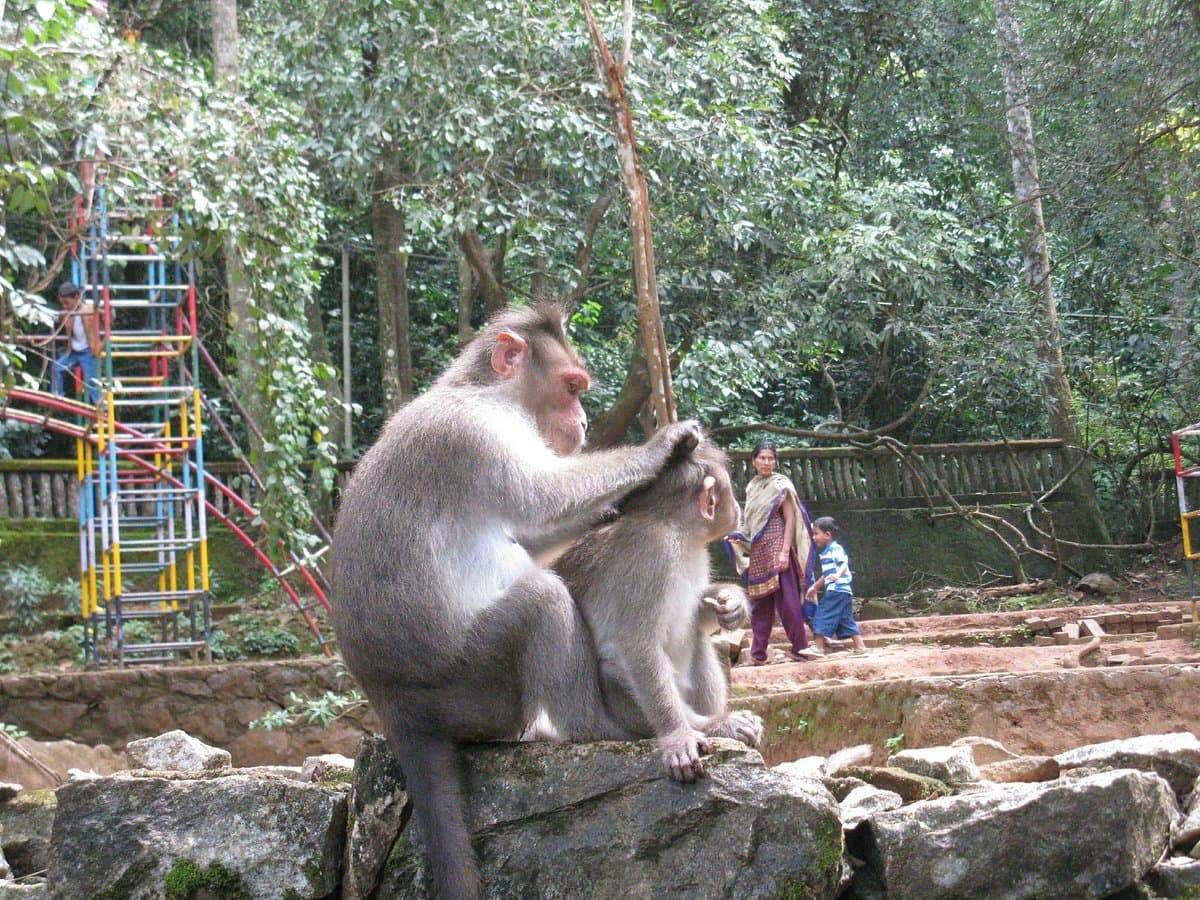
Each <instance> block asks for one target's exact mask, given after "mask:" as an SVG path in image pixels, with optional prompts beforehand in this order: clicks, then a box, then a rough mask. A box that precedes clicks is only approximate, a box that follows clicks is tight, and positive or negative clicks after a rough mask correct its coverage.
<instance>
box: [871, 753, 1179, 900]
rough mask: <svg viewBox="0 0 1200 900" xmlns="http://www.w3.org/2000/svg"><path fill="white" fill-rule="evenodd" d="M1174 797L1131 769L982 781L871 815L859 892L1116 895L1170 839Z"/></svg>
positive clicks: (982, 898) (984, 899)
mask: <svg viewBox="0 0 1200 900" xmlns="http://www.w3.org/2000/svg"><path fill="white" fill-rule="evenodd" d="M1175 815H1176V805H1175V798H1174V797H1173V795H1172V793H1171V789H1170V788H1169V787H1168V785H1167V784H1166V782H1165V781H1164V780H1163V779H1162V778H1160V777H1159V776H1157V775H1154V774H1152V773H1147V772H1135V771H1130V770H1121V771H1112V772H1101V773H1098V774H1095V775H1090V776H1086V777H1081V778H1078V779H1070V780H1060V781H1055V782H1049V783H1039V784H1012V785H997V786H992V787H980V788H975V789H972V790H971V791H970V792H968V793H964V794H959V795H956V796H953V797H944V798H941V799H937V800H930V801H927V802H924V803H916V804H912V805H909V806H905V807H902V808H901V809H897V810H892V811H887V812H879V813H876V814H874V815H872V816H870V817H869V818H868V819H867V820H866V821H865V822H864V823H863V824H862V825H861V826H860V827H859V828H858V829H857V830H855V831H854V832H853V834H852V835H851V838H850V841H849V842H848V845H847V849H848V851H849V852H850V853H851V854H853V855H854V856H855V857H857V858H858V859H860V860H864V861H865V865H864V866H863V867H862V868H861V869H859V871H858V872H857V873H856V874H855V878H854V889H855V891H856V896H860V897H872V896H874V897H895V898H904V900H923V898H952V897H971V898H972V900H990V898H996V900H1001V898H1014V900H1015V898H1028V897H1041V898H1063V900H1083V898H1100V897H1107V896H1109V895H1110V894H1114V893H1116V892H1117V891H1119V890H1122V889H1124V888H1127V887H1131V886H1133V885H1135V884H1137V883H1138V882H1139V881H1140V880H1141V879H1142V877H1143V876H1144V875H1145V874H1146V873H1147V872H1149V871H1150V870H1151V869H1152V868H1153V867H1154V865H1155V863H1156V862H1157V861H1158V859H1159V858H1160V856H1161V855H1162V852H1163V850H1164V849H1165V848H1166V846H1167V843H1168V840H1169V833H1170V827H1171V820H1172V818H1173V816H1175Z"/></svg>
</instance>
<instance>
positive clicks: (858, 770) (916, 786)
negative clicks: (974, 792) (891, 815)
mask: <svg viewBox="0 0 1200 900" xmlns="http://www.w3.org/2000/svg"><path fill="white" fill-rule="evenodd" d="M838 774H839V775H841V776H843V777H845V778H857V779H858V780H860V781H865V782H866V783H867V784H870V785H873V786H874V787H877V788H879V789H880V790H881V791H895V792H896V793H897V794H899V795H900V796H901V797H903V798H904V802H905V803H915V802H916V801H918V800H931V799H933V798H934V797H945V796H946V795H947V794H950V793H953V792H952V791H951V790H950V785H948V784H946V782H944V781H939V780H938V779H936V778H929V777H928V776H926V775H916V774H914V773H912V772H906V771H904V770H903V769H895V768H892V767H890V766H850V767H848V768H846V769H844V770H842V771H841V772H839V773H838Z"/></svg>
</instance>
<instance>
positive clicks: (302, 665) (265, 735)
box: [0, 659, 379, 766]
mask: <svg viewBox="0 0 1200 900" xmlns="http://www.w3.org/2000/svg"><path fill="white" fill-rule="evenodd" d="M352 684H353V682H351V681H350V680H349V679H348V678H347V677H346V676H344V675H341V674H340V669H339V665H338V663H336V662H335V661H331V660H324V659H314V660H297V661H294V662H282V663H281V662H263V663H236V664H224V665H212V666H161V667H160V666H156V667H154V668H145V669H139V668H133V669H122V670H113V671H95V672H73V673H67V674H39V675H19V676H6V677H4V678H0V722H6V723H8V724H10V725H17V726H20V727H21V728H24V729H25V730H26V731H28V732H29V735H30V736H31V737H33V738H36V739H37V740H59V739H68V740H73V741H78V742H79V743H82V744H91V745H100V744H107V745H109V746H110V747H112V748H113V749H114V750H123V749H124V748H125V745H126V744H127V743H128V742H129V741H132V740H136V739H138V738H144V737H153V736H155V735H158V734H162V733H163V732H166V731H170V730H172V729H175V728H182V729H183V730H184V731H186V732H188V733H189V734H191V735H194V736H195V737H198V738H200V739H201V740H203V741H205V742H206V743H209V744H213V745H214V746H218V747H223V748H225V749H226V750H228V751H229V752H230V753H231V754H232V756H233V760H234V763H235V764H236V765H239V766H255V765H272V764H287V763H294V762H296V761H297V760H300V759H304V758H305V757H306V756H310V755H315V754H320V753H342V754H345V755H347V756H353V755H354V754H355V752H356V750H357V747H358V741H359V738H360V737H361V736H362V735H363V734H364V733H366V732H368V731H376V730H378V727H379V726H378V722H377V721H376V719H375V716H374V714H373V713H370V712H369V711H368V710H367V709H366V708H365V707H364V708H362V709H358V710H354V711H351V712H349V713H348V714H347V715H345V716H343V717H342V718H340V719H338V720H337V721H335V722H333V723H332V724H331V725H330V726H329V727H327V728H320V727H317V726H308V725H302V726H297V727H294V728H288V729H283V730H276V731H263V730H254V731H251V730H250V727H249V726H250V723H251V722H252V721H254V720H255V719H258V718H261V717H262V716H264V715H266V714H267V713H269V712H273V711H275V710H279V709H282V708H283V707H285V706H286V705H287V704H288V697H289V695H290V694H291V693H292V692H295V693H298V694H301V695H305V696H318V695H320V694H323V693H325V692H326V691H331V690H337V691H344V690H346V689H348V688H349V687H351V686H352Z"/></svg>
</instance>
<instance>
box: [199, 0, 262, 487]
mask: <svg viewBox="0 0 1200 900" xmlns="http://www.w3.org/2000/svg"><path fill="white" fill-rule="evenodd" d="M211 14H212V41H213V79H214V81H215V82H216V86H217V88H218V90H220V91H222V92H224V93H226V94H236V93H237V90H238V46H239V42H240V40H239V36H238V23H237V0H212V4H211ZM238 238H239V235H238V234H237V233H236V232H233V231H227V232H226V234H225V236H224V239H223V248H224V251H225V290H226V293H227V294H228V296H229V323H230V327H231V328H232V329H233V335H232V340H231V341H230V344H231V346H232V347H233V351H234V354H235V356H236V357H237V371H236V373H235V374H234V384H235V386H236V389H237V394H238V400H239V401H240V402H241V404H242V407H243V408H244V409H245V411H246V415H247V416H249V417H250V418H251V419H253V420H254V425H255V427H252V428H249V429H247V434H248V439H249V442H250V459H251V462H252V463H253V462H257V461H258V460H259V459H260V458H261V455H262V442H261V440H260V439H259V437H258V436H257V435H258V434H259V433H260V432H261V430H262V426H263V424H264V419H265V417H266V407H265V405H264V402H263V392H262V390H261V389H260V387H259V378H260V376H261V374H262V369H261V366H260V365H259V363H258V359H257V357H256V356H255V349H256V347H257V345H258V317H257V310H256V309H255V304H254V296H253V293H252V292H251V290H250V279H249V277H248V276H247V273H246V266H245V263H244V261H243V257H242V249H241V245H240V244H239V241H238Z"/></svg>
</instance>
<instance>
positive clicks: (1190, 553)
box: [1171, 423, 1200, 622]
mask: <svg viewBox="0 0 1200 900" xmlns="http://www.w3.org/2000/svg"><path fill="white" fill-rule="evenodd" d="M1189 443H1190V444H1191V445H1192V446H1191V447H1190V449H1191V450H1192V451H1193V453H1192V454H1191V458H1193V459H1196V458H1200V453H1197V452H1195V451H1196V450H1197V449H1198V448H1197V445H1198V444H1200V423H1197V424H1195V425H1190V426H1188V427H1187V428H1180V429H1179V430H1177V431H1173V432H1171V453H1172V455H1173V456H1174V457H1175V489H1176V491H1177V492H1178V494H1179V530H1180V531H1181V532H1182V533H1183V559H1184V565H1186V566H1187V575H1188V593H1189V594H1190V595H1191V598H1192V621H1193V622H1195V621H1197V610H1196V605H1197V601H1198V600H1200V597H1197V595H1196V560H1197V559H1200V541H1198V540H1195V539H1194V538H1193V533H1192V527H1193V523H1195V522H1196V520H1197V519H1200V501H1197V499H1196V497H1195V494H1196V489H1195V486H1196V485H1200V465H1196V466H1185V465H1184V453H1183V450H1184V447H1185V446H1187V445H1188V444H1189Z"/></svg>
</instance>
